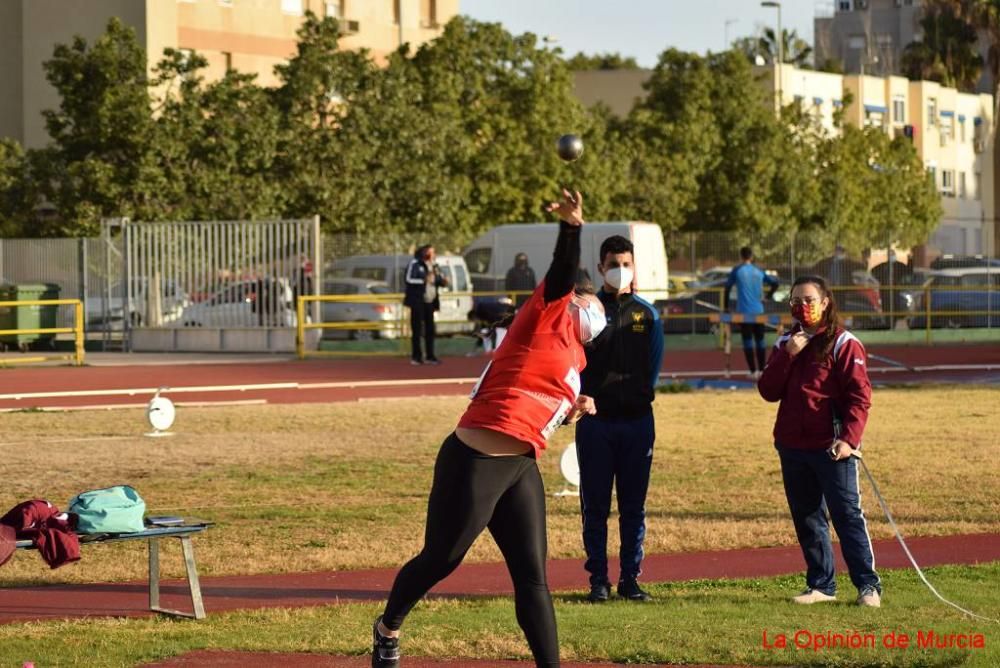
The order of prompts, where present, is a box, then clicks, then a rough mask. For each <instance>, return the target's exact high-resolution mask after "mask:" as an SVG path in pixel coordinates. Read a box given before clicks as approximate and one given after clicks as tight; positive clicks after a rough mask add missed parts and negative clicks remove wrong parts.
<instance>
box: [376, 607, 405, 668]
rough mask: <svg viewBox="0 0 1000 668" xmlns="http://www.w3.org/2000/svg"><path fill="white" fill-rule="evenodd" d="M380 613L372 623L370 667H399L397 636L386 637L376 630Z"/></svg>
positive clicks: (380, 619) (380, 616)
mask: <svg viewBox="0 0 1000 668" xmlns="http://www.w3.org/2000/svg"><path fill="white" fill-rule="evenodd" d="M381 621H382V615H379V616H378V617H376V618H375V623H374V624H372V668H399V638H387V637H386V636H384V635H382V634H381V633H379V632H378V624H379V622H381Z"/></svg>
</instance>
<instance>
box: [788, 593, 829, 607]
mask: <svg viewBox="0 0 1000 668" xmlns="http://www.w3.org/2000/svg"><path fill="white" fill-rule="evenodd" d="M836 600H837V597H836V596H831V595H830V594H824V593H823V592H821V591H820V590H819V589H806V590H804V591H803V592H802V593H801V594H799V595H798V596H793V597H792V602H793V603H799V604H801V605H812V604H813V603H827V602H829V601H836Z"/></svg>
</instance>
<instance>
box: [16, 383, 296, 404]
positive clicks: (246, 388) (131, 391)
mask: <svg viewBox="0 0 1000 668" xmlns="http://www.w3.org/2000/svg"><path fill="white" fill-rule="evenodd" d="M298 388H299V384H298V383H261V384H257V385H192V386H186V387H169V388H167V389H166V390H164V392H163V394H164V396H169V395H173V394H179V393H185V392H260V391H264V390H295V389H298ZM159 389H160V388H158V387H133V388H128V389H121V390H66V391H57V392H17V393H12V394H0V401H2V400H7V401H20V400H23V399H52V398H55V397H114V396H129V397H132V396H135V395H137V394H149V395H153V394H156V392H157V391H158V390H159Z"/></svg>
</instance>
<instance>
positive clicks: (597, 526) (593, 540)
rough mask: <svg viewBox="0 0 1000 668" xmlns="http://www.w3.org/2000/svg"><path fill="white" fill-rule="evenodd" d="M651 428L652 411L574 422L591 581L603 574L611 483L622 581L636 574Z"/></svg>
mask: <svg viewBox="0 0 1000 668" xmlns="http://www.w3.org/2000/svg"><path fill="white" fill-rule="evenodd" d="M655 440H656V431H655V427H654V425H653V414H652V413H650V414H649V415H647V416H646V417H641V418H638V419H635V420H626V421H617V422H612V421H608V420H601V419H598V418H596V417H591V416H587V417H584V418H583V419H582V420H580V422H578V423H577V425H576V454H577V458H578V459H579V462H580V507H581V509H582V511H583V547H584V549H585V550H586V551H587V563H586V564H585V566H584V567H585V568H586V569H587V571H588V572H589V573H590V582H591V584H596V583H598V582H604V581H606V580H607V579H608V515H609V514H610V513H611V488H612V487H613V486H615V487H616V491H617V496H618V527H619V533H620V534H621V551H620V552H619V557H620V558H621V578H620V579H621V580H627V579H630V578H636V577H638V575H639V573H640V566H641V564H642V556H643V553H642V541H643V538H645V536H646V490H647V489H648V488H649V472H650V468H651V467H652V464H653V441H655Z"/></svg>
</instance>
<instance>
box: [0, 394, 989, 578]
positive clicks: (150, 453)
mask: <svg viewBox="0 0 1000 668" xmlns="http://www.w3.org/2000/svg"><path fill="white" fill-rule="evenodd" d="M464 405H465V400H464V399H462V398H437V399H395V400H383V401H365V402H360V403H356V404H332V405H298V406H277V405H273V406H260V407H253V408H251V407H245V406H243V407H226V408H198V409H195V408H189V409H182V410H181V411H180V414H179V417H178V420H177V423H176V425H175V427H174V431H175V432H176V435H175V436H174V437H172V438H166V439H149V438H145V437H143V436H142V433H143V432H144V431H145V430H146V429H147V427H146V425H145V422H144V416H143V414H142V412H141V411H131V410H117V411H95V412H72V413H55V414H53V413H15V414H6V415H3V416H0V448H2V449H3V451H5V452H8V453H17V455H16V456H12V457H11V456H9V457H6V458H4V460H3V462H2V463H0V480H3V481H4V485H2V486H0V507H3V508H9V507H10V506H12V505H14V504H15V503H17V502H19V501H21V500H24V499H29V498H45V499H49V500H51V501H52V502H53V503H55V504H56V505H58V506H65V504H66V501H67V500H68V499H69V498H70V497H71V496H73V495H74V494H76V493H78V492H80V491H82V490H84V489H92V488H96V487H104V486H108V485H112V484H119V483H128V484H131V485H133V486H134V487H135V488H136V489H138V490H139V492H140V494H142V495H143V497H144V498H145V500H146V503H147V510H148V512H149V513H150V514H184V515H189V516H197V517H203V518H206V519H209V520H212V521H214V522H216V527H215V528H214V529H213V530H211V531H209V532H208V533H206V534H205V535H204V536H202V537H199V538H198V559H199V567H200V568H199V570H200V571H201V572H202V573H203V574H205V575H224V574H249V573H274V572H289V571H306V570H321V569H350V568H364V567H379V566H398V565H399V564H400V563H401V561H403V560H404V559H405V558H406V557H407V556H409V555H411V554H414V553H415V552H416V551H417V550H418V549H419V546H420V541H421V539H422V535H423V531H422V529H423V521H424V513H425V510H426V495H427V492H428V490H429V487H430V480H431V473H432V464H433V460H434V455H435V453H436V451H437V448H438V446H439V444H440V441H441V440H442V439H443V438H444V436H446V435H447V434H448V433H449V432H450V430H451V429H452V428H453V427H454V424H455V421H456V418H457V416H458V415H459V414H460V412H461V410H462V408H463V406H464ZM655 406H656V412H657V429H658V436H657V444H656V454H655V460H654V472H653V479H652V483H651V486H650V491H649V499H648V503H647V507H648V514H649V519H648V524H649V529H648V532H647V542H646V549H647V551H648V552H651V553H652V552H685V551H692V550H705V549H721V548H739V547H757V546H768V545H793V544H795V538H794V535H793V531H792V528H791V521H790V519H789V517H788V510H787V506H786V503H785V500H784V494H783V492H782V486H781V479H780V472H779V467H778V462H777V457H776V455H775V453H774V450H773V448H772V446H771V439H770V431H771V426H772V422H773V415H774V410H775V408H774V405H770V404H766V403H764V402H763V401H761V400H760V399H759V397H757V395H756V394H755V393H751V392H732V393H723V392H695V393H689V394H667V395H660V397H659V398H658V399H657V402H656V404H655ZM998 424H1000V390H998V389H996V388H993V389H989V388H973V387H960V388H936V389H928V390H902V389H901V390H878V391H876V393H875V397H874V407H873V409H872V416H871V420H870V424H869V428H868V430H867V432H866V446H865V447H866V450H867V453H868V454H867V462H868V465H869V466H870V467H871V469H872V471H873V473H874V475H875V476H876V479H877V480H878V482H879V484H880V486H881V488H882V491H883V493H884V494H885V495H886V498H887V501H888V502H889V504H890V507H891V508H892V510H893V512H894V514H895V515H896V519H897V520H898V521H899V523H900V524H901V525H902V527H903V528H904V531H905V532H906V533H907V534H909V535H913V536H917V535H940V534H953V533H966V532H982V531H993V532H997V531H1000V484H998V480H1000V462H998V458H997V454H998V452H997V450H998V448H997V442H998V441H997V439H998V437H997V432H996V429H997V425H998ZM571 439H572V431H571V430H568V429H567V430H562V433H558V434H557V436H556V437H555V439H554V442H553V443H552V449H553V452H551V453H549V454H548V456H546V457H544V458H543V459H542V462H541V466H542V470H543V474H544V478H545V482H546V486H547V488H548V489H549V491H550V492H552V491H557V490H558V489H561V488H562V487H563V481H562V479H561V476H560V475H559V473H558V461H557V460H558V457H557V456H554V455H555V454H557V453H558V452H561V450H562V447H563V446H564V445H565V444H566V443H567V442H568V441H569V440H571ZM867 492H868V489H867V485H866V484H865V483H863V497H864V498H869V501H868V502H867V506H868V515H869V519H870V523H869V525H870V530H871V533H872V535H873V537H875V538H885V537H888V536H889V535H890V533H889V529H888V526H887V525H886V523H885V522H884V519H883V518H882V517H881V513H880V512H879V510H878V508H877V507H876V506H875V504H874V501H873V500H870V497H867ZM317 519H320V520H321V521H317ZM609 524H610V526H611V531H612V536H611V538H610V540H611V541H612V544H614V541H616V540H617V537H616V536H615V535H614V531H615V528H616V527H617V522H616V521H615V520H614V518H612V521H611V522H610V523H609ZM251 526H252V527H253V531H252V532H251V531H248V530H247V529H248V527H251ZM579 527H580V519H579V502H578V501H577V500H576V499H574V498H572V497H570V498H558V499H556V498H550V500H549V549H550V555H551V556H553V557H579V556H581V555H582V547H581V543H580V537H579ZM290 547H294V548H296V549H288V548H290ZM143 550H144V546H143V545H141V544H136V543H126V544H122V545H108V546H99V547H94V548H90V549H89V550H88V555H89V558H88V559H87V561H86V562H84V563H82V564H80V565H71V566H68V567H64V568H61V569H58V570H55V571H49V570H47V569H45V568H44V567H43V566H42V564H41V563H40V562H37V561H36V560H33V559H27V558H18V559H15V560H13V561H12V562H11V563H9V564H7V565H6V566H4V568H3V569H2V570H0V585H12V584H27V583H41V582H66V581H89V582H93V581H112V580H123V579H139V578H141V577H142V576H143V573H144V571H143V569H144V568H145V565H144V560H143V559H142V558H140V554H141V553H142V551H143ZM100 551H104V552H105V554H107V555H111V554H114V555H117V554H125V553H129V552H134V553H135V554H133V555H132V556H131V557H129V558H122V559H117V558H113V559H109V558H106V557H104V556H102V558H97V556H96V555H97V554H99V553H100ZM469 558H470V559H471V560H473V561H482V560H496V559H499V553H498V551H497V550H496V548H495V546H494V545H493V543H492V540H491V539H490V538H489V537H488V536H484V537H483V538H481V539H480V540H479V541H478V542H477V544H476V546H474V548H473V550H472V551H471V553H470V556H469ZM165 566H166V567H168V568H178V569H179V568H180V566H179V561H178V560H177V559H174V558H173V557H172V556H170V555H169V554H168V558H167V560H166V562H165ZM168 574H169V575H178V576H179V575H181V572H180V571H179V570H175V571H169V570H168Z"/></svg>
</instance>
